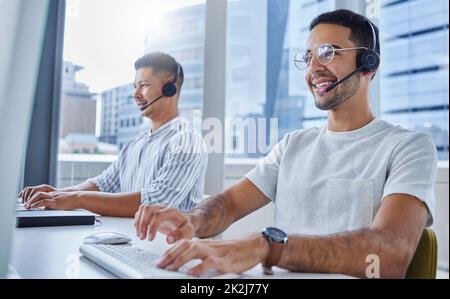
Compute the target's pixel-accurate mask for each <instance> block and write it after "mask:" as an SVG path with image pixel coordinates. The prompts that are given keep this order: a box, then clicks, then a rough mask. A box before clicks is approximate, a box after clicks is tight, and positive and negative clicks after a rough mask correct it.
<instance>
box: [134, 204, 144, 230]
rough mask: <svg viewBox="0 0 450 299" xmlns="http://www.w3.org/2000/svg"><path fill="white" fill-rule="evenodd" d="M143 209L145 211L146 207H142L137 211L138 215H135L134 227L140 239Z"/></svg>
mask: <svg viewBox="0 0 450 299" xmlns="http://www.w3.org/2000/svg"><path fill="white" fill-rule="evenodd" d="M143 209H144V205H140V206H139V209H138V210H137V212H136V214H135V215H134V227H135V229H136V236H138V237H139V222H140V221H141V217H142V210H143Z"/></svg>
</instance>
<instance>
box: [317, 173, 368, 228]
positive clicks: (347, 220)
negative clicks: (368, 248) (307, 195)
mask: <svg viewBox="0 0 450 299" xmlns="http://www.w3.org/2000/svg"><path fill="white" fill-rule="evenodd" d="M373 188H374V182H373V179H364V180H348V179H329V180H328V181H327V183H326V198H325V203H324V204H326V205H327V208H326V210H327V213H326V219H323V221H324V226H325V227H327V231H328V233H339V232H343V231H351V230H358V229H362V228H368V227H369V226H370V225H371V223H372V220H373V197H374V195H373V192H374V191H373Z"/></svg>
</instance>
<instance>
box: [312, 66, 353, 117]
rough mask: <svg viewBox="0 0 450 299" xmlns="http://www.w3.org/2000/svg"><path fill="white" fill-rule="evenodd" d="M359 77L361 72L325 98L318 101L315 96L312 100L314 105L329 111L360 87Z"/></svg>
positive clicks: (351, 95)
mask: <svg viewBox="0 0 450 299" xmlns="http://www.w3.org/2000/svg"><path fill="white" fill-rule="evenodd" d="M360 77H361V74H358V75H356V76H354V77H353V78H352V79H350V80H347V81H346V82H344V83H342V84H341V88H340V90H339V91H337V92H336V93H335V94H334V95H332V96H331V97H330V98H328V99H326V98H325V99H323V100H322V101H320V100H319V99H318V97H317V96H315V97H314V100H315V104H316V107H317V108H319V109H320V110H323V111H329V110H332V109H334V108H336V107H338V106H340V105H341V104H343V103H345V102H346V101H347V100H348V99H350V98H351V97H353V96H354V95H355V94H356V93H357V92H358V90H359V87H360V81H359V79H360Z"/></svg>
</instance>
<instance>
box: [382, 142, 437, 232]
mask: <svg viewBox="0 0 450 299" xmlns="http://www.w3.org/2000/svg"><path fill="white" fill-rule="evenodd" d="M436 168H437V151H436V146H435V145H434V142H433V140H432V139H431V137H430V136H429V135H427V134H424V133H414V134H411V135H409V136H408V137H406V138H405V139H403V140H402V141H401V142H400V144H399V145H398V146H397V148H396V149H395V150H394V152H393V154H392V156H391V162H390V168H389V173H388V177H387V180H386V183H385V185H384V190H383V198H385V197H386V196H388V195H391V194H395V193H401V194H408V195H411V196H414V197H416V198H418V199H419V200H420V201H422V202H423V203H425V205H426V206H427V208H428V220H427V226H430V225H431V224H432V223H433V218H434V212H435V211H434V208H435V197H434V182H435V178H436Z"/></svg>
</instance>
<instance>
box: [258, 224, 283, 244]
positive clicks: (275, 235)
mask: <svg viewBox="0 0 450 299" xmlns="http://www.w3.org/2000/svg"><path fill="white" fill-rule="evenodd" d="M264 234H265V235H266V236H268V237H269V238H271V239H272V240H273V241H274V242H277V243H286V242H287V237H288V236H287V234H286V233H285V232H284V231H282V230H281V229H278V228H276V227H266V228H265V229H264Z"/></svg>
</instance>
